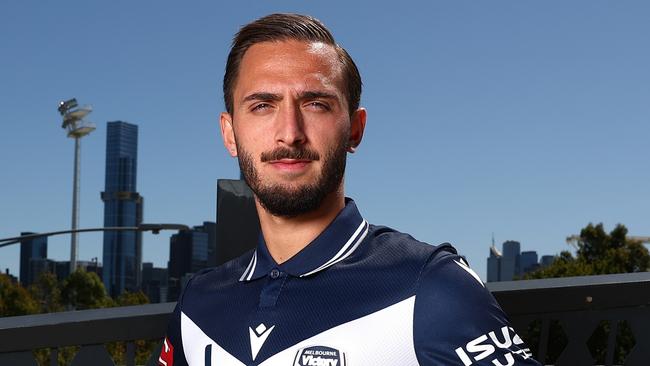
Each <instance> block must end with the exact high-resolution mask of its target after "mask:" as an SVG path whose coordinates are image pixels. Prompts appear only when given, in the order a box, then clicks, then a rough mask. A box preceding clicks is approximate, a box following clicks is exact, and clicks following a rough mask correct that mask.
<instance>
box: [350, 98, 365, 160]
mask: <svg viewBox="0 0 650 366" xmlns="http://www.w3.org/2000/svg"><path fill="white" fill-rule="evenodd" d="M366 116H367V113H366V110H365V108H359V109H357V110H356V111H355V112H354V113H353V114H352V118H350V140H349V141H348V149H347V150H348V152H350V153H354V152H355V151H356V150H357V147H358V146H359V144H361V140H362V139H363V131H364V130H365V129H366Z"/></svg>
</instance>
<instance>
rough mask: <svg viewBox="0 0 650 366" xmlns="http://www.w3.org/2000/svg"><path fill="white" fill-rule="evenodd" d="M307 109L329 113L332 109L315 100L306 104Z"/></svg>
mask: <svg viewBox="0 0 650 366" xmlns="http://www.w3.org/2000/svg"><path fill="white" fill-rule="evenodd" d="M306 106H307V108H311V109H317V110H322V111H329V110H330V107H329V105H327V103H324V102H321V101H318V100H314V101H311V102H309V103H307V104H306Z"/></svg>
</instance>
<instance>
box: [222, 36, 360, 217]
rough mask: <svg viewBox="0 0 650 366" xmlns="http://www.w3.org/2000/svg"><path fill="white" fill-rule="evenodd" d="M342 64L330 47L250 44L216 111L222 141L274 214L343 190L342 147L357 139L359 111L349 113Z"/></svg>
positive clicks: (299, 209) (305, 208) (294, 211)
mask: <svg viewBox="0 0 650 366" xmlns="http://www.w3.org/2000/svg"><path fill="white" fill-rule="evenodd" d="M344 87H345V81H344V80H343V73H342V65H341V63H340V62H339V60H338V56H337V54H336V51H335V50H334V48H333V47H332V46H329V45H325V44H322V43H316V42H312V43H308V42H301V41H294V40H287V41H280V42H263V43H257V44H255V45H253V46H251V47H250V48H249V49H248V51H246V53H245V55H244V57H243V58H242V61H241V65H240V68H239V73H238V78H237V82H236V84H235V87H234V90H233V115H229V114H227V113H224V114H222V116H221V128H222V133H223V137H224V143H225V145H226V148H228V150H229V152H230V153H231V155H233V156H238V157H239V164H240V167H241V169H242V172H243V173H244V176H245V178H246V181H247V183H248V184H249V185H250V186H251V188H252V189H253V191H254V192H255V194H256V196H257V198H258V200H259V201H260V203H261V204H262V206H263V207H264V208H265V209H266V210H267V211H269V212H270V213H272V214H274V215H277V216H287V217H291V216H296V215H300V214H303V213H306V212H310V211H313V210H315V209H316V208H318V207H320V204H321V203H322V201H323V199H324V198H325V197H327V196H328V195H329V194H331V193H332V192H335V191H337V190H342V178H343V173H344V170H345V159H346V153H347V151H352V150H353V148H354V147H356V145H358V143H359V142H360V140H361V136H362V134H363V126H364V125H365V111H363V110H362V109H361V110H359V111H357V112H355V113H354V114H353V116H352V119H351V118H350V115H349V112H348V103H347V100H346V94H345V92H344Z"/></svg>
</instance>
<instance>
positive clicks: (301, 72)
mask: <svg viewBox="0 0 650 366" xmlns="http://www.w3.org/2000/svg"><path fill="white" fill-rule="evenodd" d="M342 73H343V66H342V64H341V62H340V61H339V58H338V54H337V52H336V50H335V49H334V47H333V46H331V45H328V44H324V43H322V42H306V41H296V40H286V41H273V42H261V43H256V44H254V45H253V46H251V47H250V48H249V49H248V50H247V51H246V53H245V54H244V57H243V58H242V61H241V64H240V67H239V72H238V78H237V82H236V84H235V88H234V95H235V101H237V100H238V99H239V98H241V97H242V96H243V95H244V94H247V93H248V92H251V91H260V90H264V91H275V90H272V89H280V88H286V87H289V88H295V89H296V90H301V89H305V88H308V89H313V88H320V89H322V88H325V89H335V90H331V91H336V92H339V93H340V92H341V91H342V87H343V75H342ZM258 89H259V90H258ZM278 91H279V90H278Z"/></svg>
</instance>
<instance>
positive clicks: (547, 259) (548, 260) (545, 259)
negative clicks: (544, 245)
mask: <svg viewBox="0 0 650 366" xmlns="http://www.w3.org/2000/svg"><path fill="white" fill-rule="evenodd" d="M553 261H555V256H554V255H543V256H542V259H541V260H540V261H539V265H540V266H542V267H546V266H550V265H551V264H553Z"/></svg>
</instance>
